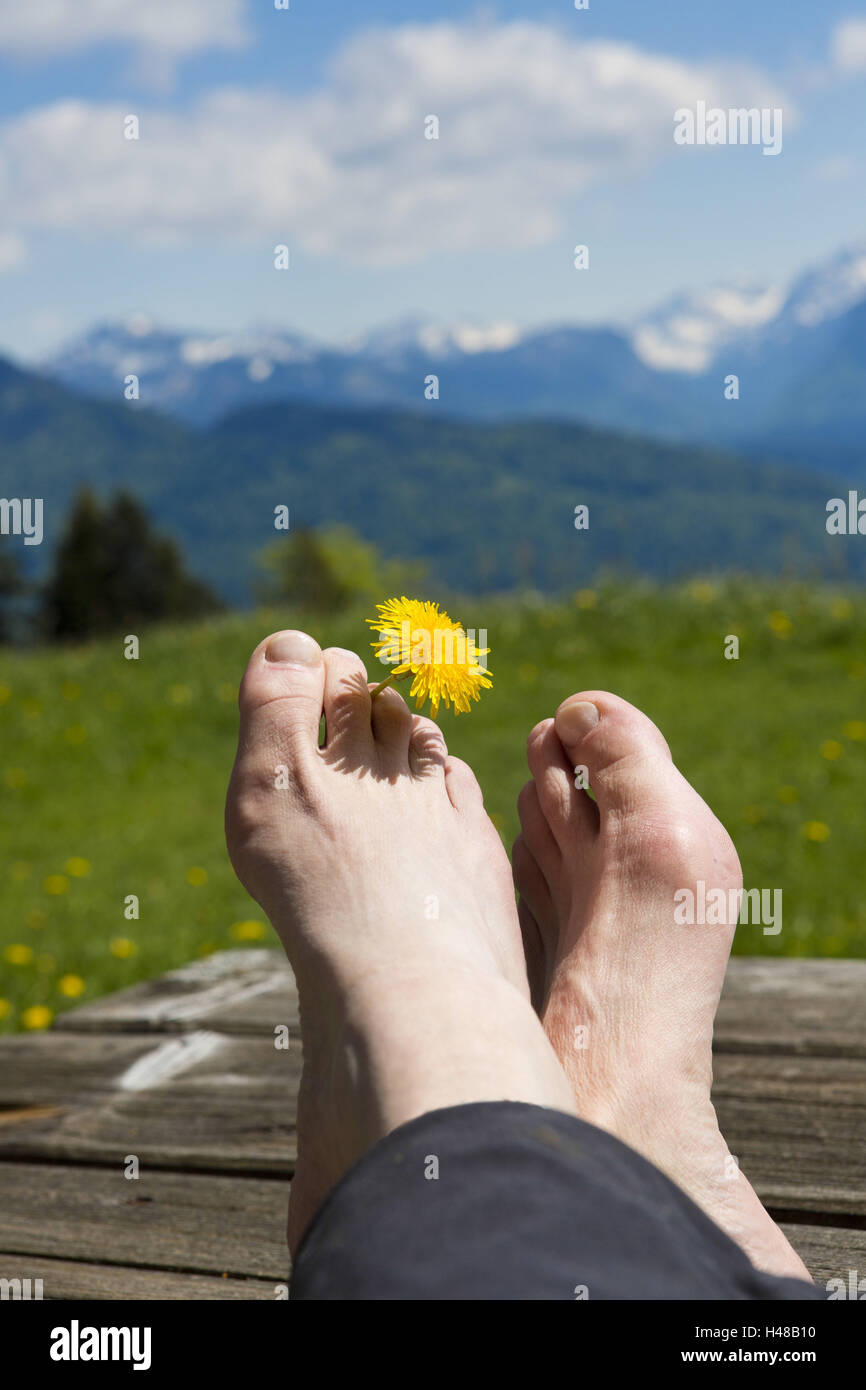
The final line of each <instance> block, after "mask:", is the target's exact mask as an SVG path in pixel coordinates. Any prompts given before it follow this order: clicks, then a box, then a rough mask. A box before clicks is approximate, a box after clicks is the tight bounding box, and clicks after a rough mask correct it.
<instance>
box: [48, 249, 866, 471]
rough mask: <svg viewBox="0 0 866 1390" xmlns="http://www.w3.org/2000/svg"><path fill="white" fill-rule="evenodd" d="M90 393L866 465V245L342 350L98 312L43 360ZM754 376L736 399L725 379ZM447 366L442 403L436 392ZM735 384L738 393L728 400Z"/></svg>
mask: <svg viewBox="0 0 866 1390" xmlns="http://www.w3.org/2000/svg"><path fill="white" fill-rule="evenodd" d="M41 370H42V371H43V372H44V373H45V374H47V375H49V376H52V377H54V378H56V379H57V380H58V381H60V382H62V383H64V384H66V385H67V386H70V387H72V388H73V389H74V390H75V391H78V392H84V393H87V394H90V395H95V396H100V397H103V398H108V399H113V400H115V401H117V400H122V398H123V389H124V381H125V379H126V378H127V377H128V376H129V375H131V374H134V375H135V376H137V377H138V378H139V390H140V398H141V401H142V402H143V403H144V404H146V405H147V406H149V407H151V408H153V409H155V410H159V411H162V412H165V413H167V414H169V415H172V416H174V417H175V418H177V419H179V420H182V421H184V422H185V423H187V424H190V425H193V426H194V427H196V428H203V427H210V426H212V425H213V424H214V423H215V422H216V421H217V420H218V419H219V418H220V417H221V416H222V415H224V414H225V413H226V412H227V411H231V410H235V409H238V408H245V407H251V406H256V405H265V404H273V403H277V402H285V401H304V402H307V403H310V404H316V405H319V406H324V407H335V406H336V407H344V408H356V407H363V408H366V409H376V410H380V409H382V408H398V409H402V410H408V411H413V412H418V413H425V414H426V415H427V416H428V417H432V416H434V415H435V414H438V413H442V414H444V415H448V416H449V417H452V418H460V419H464V420H475V421H498V422H503V421H511V420H519V419H528V420H532V419H553V420H562V421H567V420H574V421H580V422H581V423H583V424H587V425H591V426H596V427H598V428H603V429H614V430H617V431H620V432H627V433H633V434H639V435H649V436H651V437H654V438H658V439H665V440H669V441H687V442H694V443H701V444H708V445H711V446H713V447H719V446H724V447H725V448H730V449H736V450H738V451H740V452H744V453H751V454H755V455H760V456H762V457H768V456H775V457H778V458H779V459H782V460H790V461H795V462H800V463H802V464H805V465H808V466H809V467H810V468H813V469H815V470H817V471H825V472H831V473H835V474H839V473H844V474H847V475H848V476H857V474H858V473H859V470H860V467H861V450H862V446H863V441H864V438H866V243H863V244H861V245H858V246H853V247H849V248H847V249H845V250H844V251H841V252H840V253H839V254H838V255H836V256H835V257H833V258H832V259H830V260H828V261H826V262H825V263H823V264H822V265H819V266H817V267H815V268H812V269H810V270H808V271H807V272H805V273H804V274H803V275H801V276H800V277H799V278H797V279H796V280H795V281H794V282H793V284H791V285H790V286H788V287H779V286H774V285H760V284H754V283H745V282H741V283H735V284H729V285H716V286H713V287H711V288H709V289H706V290H702V291H699V292H694V293H688V294H684V295H680V296H678V297H676V298H674V299H672V300H670V301H668V302H667V303H665V304H663V305H661V306H659V307H658V308H657V309H655V310H654V311H653V312H651V313H649V314H647V315H644V316H643V317H641V318H640V319H639V320H637V321H635V322H634V323H633V324H631V325H629V326H628V327H627V328H624V329H622V328H611V327H603V326H602V327H583V326H574V325H559V326H556V325H554V326H551V327H545V328H540V329H537V330H533V331H525V330H524V331H521V330H518V329H517V328H516V327H515V326H514V325H512V324H508V323H500V324H494V325H490V326H486V327H478V326H474V325H456V326H455V325H451V326H443V325H441V324H434V323H430V322H426V321H423V320H418V319H409V320H405V321H403V322H401V323H397V324H392V325H388V326H386V327H385V328H383V329H379V330H377V331H375V332H372V333H370V334H368V335H366V336H365V337H363V338H360V339H357V340H355V341H353V342H350V343H344V344H341V345H339V346H334V345H328V344H322V343H318V342H316V341H314V340H313V339H311V338H308V337H306V336H304V335H301V334H298V333H294V332H287V331H284V330H281V329H268V330H261V331H250V332H247V333H244V334H235V333H225V334H203V333H182V332H179V331H174V330H168V329H165V328H159V327H158V326H155V325H153V324H152V323H150V322H149V321H148V320H146V319H145V318H143V317H142V316H140V315H139V316H136V317H135V318H133V319H131V320H129V321H128V322H126V323H123V324H102V325H98V326H97V327H95V328H94V329H92V330H91V331H90V332H88V333H86V334H85V335H84V336H83V337H82V338H80V339H78V340H77V341H75V342H72V343H69V344H68V345H67V346H66V347H64V348H63V349H61V350H60V351H58V352H57V353H56V354H54V355H53V356H52V357H51V358H50V360H48V361H46V362H44V363H43V364H41ZM731 375H735V376H737V377H738V378H739V397H738V398H737V399H727V398H726V392H725V384H726V379H727V378H729V377H730V376H731ZM431 376H435V377H437V378H438V392H439V394H438V399H435V400H428V399H427V398H426V396H425V388H426V386H427V383H428V382H429V379H430V377H431ZM730 394H731V393H730V391H729V392H728V395H730Z"/></svg>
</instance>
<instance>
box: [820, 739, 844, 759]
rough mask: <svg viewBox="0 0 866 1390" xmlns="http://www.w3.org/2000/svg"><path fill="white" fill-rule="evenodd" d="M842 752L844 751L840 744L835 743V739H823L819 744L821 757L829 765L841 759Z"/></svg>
mask: <svg viewBox="0 0 866 1390" xmlns="http://www.w3.org/2000/svg"><path fill="white" fill-rule="evenodd" d="M844 752H845V749H844V748H843V747H842V745H841V743H837V742H836V740H835V738H828V739H825V741H824V742H823V743H822V744H821V757H822V758H826V759H827V761H828V762H830V763H835V761H836V759H837V758H841V756H842V754H843V753H844Z"/></svg>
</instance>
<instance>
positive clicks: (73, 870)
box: [63, 854, 91, 878]
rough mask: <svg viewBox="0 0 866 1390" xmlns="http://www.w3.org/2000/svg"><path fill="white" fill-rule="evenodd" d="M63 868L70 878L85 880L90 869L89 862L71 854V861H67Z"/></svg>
mask: <svg viewBox="0 0 866 1390" xmlns="http://www.w3.org/2000/svg"><path fill="white" fill-rule="evenodd" d="M63 867H64V869H65V870H66V872H67V873H68V874H69V877H70V878H86V877H87V875H88V874H89V873H90V869H91V865H90V861H89V860H88V859H82V858H81V857H80V856H79V855H77V854H73V856H72V858H71V859H67V861H66V863H65V864H64V865H63Z"/></svg>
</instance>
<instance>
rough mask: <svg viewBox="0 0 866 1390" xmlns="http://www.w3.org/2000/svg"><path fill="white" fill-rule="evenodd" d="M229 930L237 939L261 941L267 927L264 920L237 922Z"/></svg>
mask: <svg viewBox="0 0 866 1390" xmlns="http://www.w3.org/2000/svg"><path fill="white" fill-rule="evenodd" d="M229 930H230V932H231V934H232V936H233V937H234V939H235V941H261V939H262V937H263V936H264V935H265V934H266V932H267V927H266V926H265V924H264V922H235V923H234V924H233V925H232V926H231V927H230V928H229Z"/></svg>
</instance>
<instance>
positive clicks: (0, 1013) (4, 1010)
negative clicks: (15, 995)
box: [0, 999, 12, 1018]
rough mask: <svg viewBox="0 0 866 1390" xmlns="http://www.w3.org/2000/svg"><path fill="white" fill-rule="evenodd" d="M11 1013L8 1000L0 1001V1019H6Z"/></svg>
mask: <svg viewBox="0 0 866 1390" xmlns="http://www.w3.org/2000/svg"><path fill="white" fill-rule="evenodd" d="M11 1012H12V1005H11V1004H10V1003H9V1000H8V999H0V1018H8V1017H9V1015H10V1014H11Z"/></svg>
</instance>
